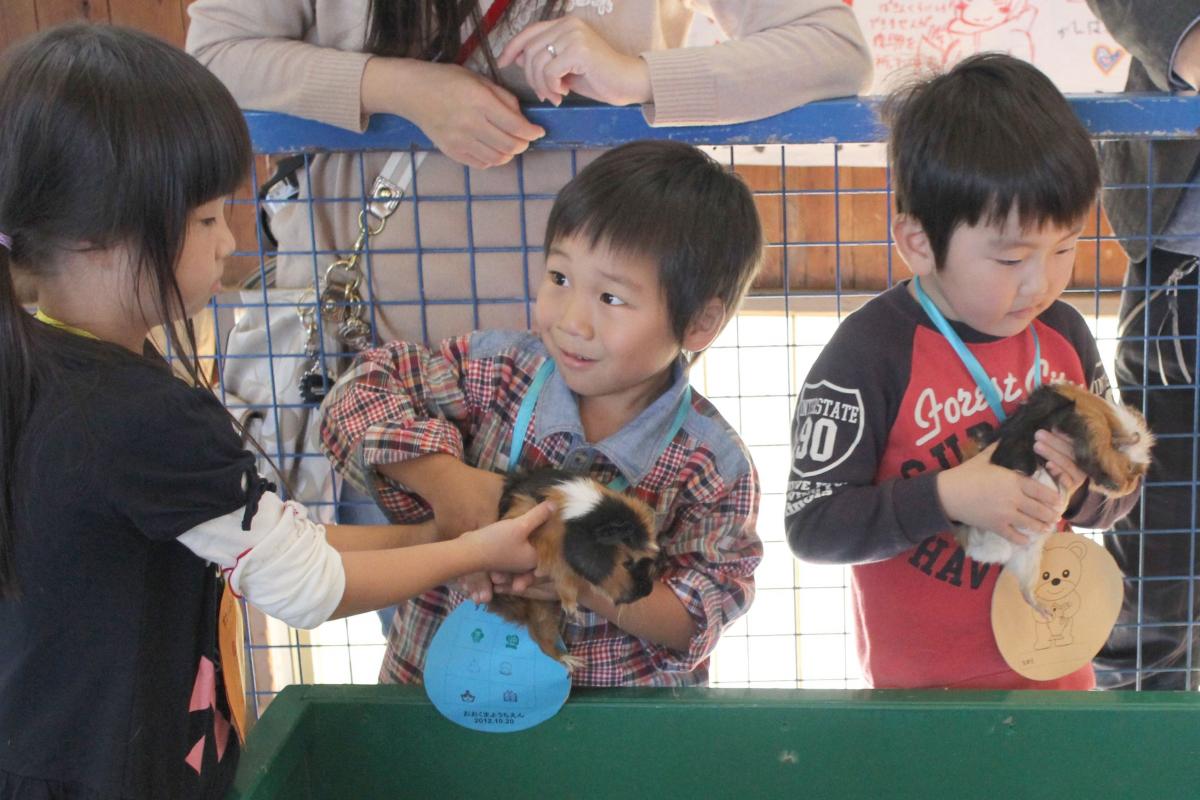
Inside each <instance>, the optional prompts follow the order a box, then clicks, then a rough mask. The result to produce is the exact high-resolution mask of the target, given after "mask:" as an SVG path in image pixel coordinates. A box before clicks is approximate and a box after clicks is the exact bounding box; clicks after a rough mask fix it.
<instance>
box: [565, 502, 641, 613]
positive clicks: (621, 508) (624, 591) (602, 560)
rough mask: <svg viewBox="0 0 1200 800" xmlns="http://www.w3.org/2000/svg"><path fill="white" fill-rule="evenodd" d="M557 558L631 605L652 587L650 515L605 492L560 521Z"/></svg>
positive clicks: (637, 505) (611, 596) (615, 598)
mask: <svg viewBox="0 0 1200 800" xmlns="http://www.w3.org/2000/svg"><path fill="white" fill-rule="evenodd" d="M564 523H565V525H564V526H565V531H564V535H563V548H562V550H563V559H564V560H565V561H566V562H567V564H568V565H569V566H570V567H571V569H573V570H574V571H575V572H576V573H578V574H579V575H580V576H581V577H582V578H584V579H585V580H586V581H588V583H591V584H592V585H593V586H595V587H596V588H597V589H599V590H600V591H601V592H602V593H604V594H605V595H606V596H607V597H608V598H609V599H611V600H612V601H613V602H614V603H632V602H633V601H634V600H640V599H641V598H643V597H645V596H646V595H648V594H650V591H651V589H653V588H654V576H655V565H656V563H657V560H658V545H657V544H656V543H655V541H654V512H653V511H651V510H650V508H649V507H648V506H646V505H645V504H644V503H641V502H639V501H637V500H634V499H633V498H629V497H623V496H620V495H617V494H615V493H605V494H604V496H603V497H601V498H600V499H598V501H597V502H595V503H594V504H592V505H591V506H590V508H588V509H587V511H586V512H585V513H582V514H579V515H575V516H571V517H569V518H567V519H566V520H565V521H564Z"/></svg>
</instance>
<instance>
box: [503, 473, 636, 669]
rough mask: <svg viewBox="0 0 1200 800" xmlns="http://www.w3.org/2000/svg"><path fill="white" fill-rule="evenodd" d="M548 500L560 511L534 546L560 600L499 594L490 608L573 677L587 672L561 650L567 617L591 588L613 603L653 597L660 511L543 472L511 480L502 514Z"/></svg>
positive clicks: (585, 481) (581, 480)
mask: <svg viewBox="0 0 1200 800" xmlns="http://www.w3.org/2000/svg"><path fill="white" fill-rule="evenodd" d="M544 500H552V501H554V505H555V507H556V508H557V511H556V512H555V514H554V516H553V517H551V518H550V520H549V521H547V522H545V523H543V524H542V525H541V526H540V527H539V528H537V529H536V530H535V531H534V532H533V533H531V534H530V535H529V541H530V543H531V544H532V545H533V546H534V549H535V550H536V551H537V554H538V571H539V572H540V573H541V574H544V575H547V576H549V577H550V578H552V579H553V580H554V585H555V587H556V588H557V590H558V596H559V602H557V603H556V602H553V601H547V600H531V599H529V598H524V597H515V596H513V595H497V596H496V597H495V598H494V599H493V600H492V602H491V603H489V604H488V608H489V609H490V610H492V611H494V612H496V613H497V614H499V615H500V616H502V617H504V618H505V619H507V620H509V621H511V622H515V623H518V624H522V625H525V626H526V627H527V628H528V629H529V632H530V635H531V636H532V637H533V640H534V641H535V642H537V644H538V646H539V647H540V648H541V649H542V652H544V653H545V654H546V655H548V656H550V657H551V658H553V659H555V660H556V661H559V662H560V663H562V664H563V665H564V666H565V667H566V668H567V670H568V671H573V670H574V669H576V668H578V667H579V666H582V662H581V661H580V659H578V658H576V657H575V656H571V655H569V654H567V653H565V652H562V651H560V650H559V649H558V642H559V634H560V630H561V628H562V621H563V612H566V613H568V614H575V613H576V612H577V610H578V605H577V601H578V598H579V594H580V592H581V591H583V590H584V588H585V587H591V588H592V589H594V590H595V591H597V592H599V593H600V594H602V595H603V596H605V597H607V598H608V599H609V600H610V601H612V602H613V603H615V604H622V603H632V602H634V601H635V600H640V599H641V598H643V597H645V596H647V595H648V594H650V591H651V589H653V587H654V583H653V581H654V574H655V565H656V562H657V558H658V544H657V542H656V541H655V534H654V511H653V510H652V509H651V508H650V507H649V506H648V505H646V504H645V503H643V502H642V501H640V500H638V499H637V498H635V497H630V496H628V495H624V494H621V493H619V492H615V491H613V490H612V489H609V488H608V487H606V486H604V485H603V484H601V483H599V482H597V481H595V480H592V479H591V478H587V477H581V476H578V475H572V474H570V473H568V472H564V471H562V470H559V469H555V468H552V467H543V468H539V469H535V470H531V471H522V472H518V473H515V474H513V475H510V476H508V477H507V478H506V479H505V482H504V490H503V492H502V494H501V496H500V516H501V517H502V518H509V517H516V516H520V515H521V514H523V513H525V512H526V511H528V510H529V509H531V508H533V507H534V506H536V505H537V504H538V503H540V502H542V501H544Z"/></svg>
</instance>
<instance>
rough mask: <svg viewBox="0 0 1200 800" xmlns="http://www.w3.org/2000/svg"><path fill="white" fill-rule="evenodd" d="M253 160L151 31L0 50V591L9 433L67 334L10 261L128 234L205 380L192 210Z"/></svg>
mask: <svg viewBox="0 0 1200 800" xmlns="http://www.w3.org/2000/svg"><path fill="white" fill-rule="evenodd" d="M250 162H251V150H250V137H249V134H248V132H247V130H246V123H245V120H244V118H243V117H242V114H241V112H240V111H239V110H238V107H237V104H236V103H235V102H234V100H233V98H232V97H231V96H230V94H229V92H228V90H226V89H225V87H224V86H223V85H222V84H221V83H220V81H218V80H217V79H216V78H215V77H214V76H213V75H212V74H211V73H209V72H208V70H206V69H205V68H204V67H203V66H201V65H200V64H199V62H197V61H196V60H194V59H193V58H192V57H191V56H189V55H187V54H185V53H183V52H182V51H181V50H179V49H177V48H175V47H172V46H171V45H169V44H167V43H165V42H163V41H160V40H158V39H156V38H154V37H152V36H150V35H148V34H145V33H141V32H138V31H134V30H131V29H128V28H122V27H118V26H111V25H90V24H86V23H70V24H67V25H62V26H59V27H56V28H51V29H49V30H47V31H44V32H42V33H40V34H38V35H36V36H34V37H32V38H30V39H28V40H26V41H25V42H23V43H21V44H19V45H17V46H15V47H13V48H11V49H10V50H9V51H8V52H7V53H6V54H5V56H4V59H3V61H2V62H0V232H3V233H4V234H6V235H7V236H9V237H10V238H11V240H12V243H11V249H6V248H3V247H0V487H2V488H0V597H6V596H7V597H11V596H14V595H15V593H16V581H15V568H14V562H13V552H14V541H15V530H14V502H15V498H14V497H13V495H12V487H13V483H14V480H13V477H14V475H13V473H14V461H15V458H16V452H17V445H18V438H19V436H20V431H21V429H22V427H23V426H24V424H25V421H26V420H27V418H28V416H29V414H30V413H31V412H32V409H33V405H34V402H35V400H36V397H37V393H38V391H39V386H40V385H41V384H43V383H44V382H45V368H44V367H43V362H45V360H46V359H47V357H52V356H53V355H54V354H55V353H57V352H61V351H62V350H63V349H64V347H66V345H64V344H63V342H64V339H66V338H74V337H63V336H62V335H59V334H58V332H56V331H55V332H48V331H47V330H46V327H45V326H42V325H40V324H37V323H34V322H33V321H32V319H31V317H30V316H29V314H28V313H27V312H26V311H25V310H24V308H23V307H22V305H21V303H20V301H19V299H18V297H17V293H16V288H15V284H14V280H13V274H12V271H13V269H19V270H21V271H22V272H23V273H24V274H27V275H30V276H32V277H33V278H34V279H35V280H36V278H37V276H38V275H39V274H49V273H51V272H53V270H54V269H55V266H56V264H57V263H58V262H59V259H60V258H61V256H62V255H63V254H64V253H67V252H69V251H78V250H79V249H80V248H86V249H94V250H103V249H107V248H110V247H114V246H125V247H127V248H128V250H129V252H130V254H131V257H132V268H133V274H134V283H135V286H136V287H141V286H146V287H147V288H148V289H149V290H150V291H149V292H148V294H149V295H150V296H151V297H153V303H154V313H155V314H156V315H157V318H158V319H160V320H163V321H164V325H165V327H166V328H167V330H168V333H169V338H170V341H171V342H172V345H173V350H174V355H175V357H176V359H177V360H178V361H179V363H180V364H181V365H182V366H183V367H184V369H185V371H186V372H187V373H188V375H189V376H190V377H191V379H192V381H193V383H195V384H201V383H202V379H201V377H200V373H199V370H198V368H197V365H196V342H195V335H194V333H193V332H192V329H191V325H190V323H188V322H187V321H186V320H187V311H186V308H185V304H184V301H183V297H182V295H181V293H180V290H179V285H178V283H177V281H176V278H175V269H176V267H177V265H178V261H179V256H180V252H181V250H182V248H183V243H184V238H185V235H186V233H187V227H188V213H189V212H190V211H192V210H193V209H195V208H196V207H197V206H200V205H203V204H204V203H207V202H210V201H212V200H214V199H216V198H218V197H221V196H223V195H227V194H231V193H232V192H233V191H234V189H236V188H237V186H238V185H239V184H241V183H242V182H243V180H244V179H245V177H246V175H247V174H248V172H249V169H250ZM180 328H182V329H183V330H182V333H181V332H180ZM185 345H186V346H185ZM72 346H73V345H72ZM97 348H98V352H102V351H104V350H105V345H104V344H103V343H97Z"/></svg>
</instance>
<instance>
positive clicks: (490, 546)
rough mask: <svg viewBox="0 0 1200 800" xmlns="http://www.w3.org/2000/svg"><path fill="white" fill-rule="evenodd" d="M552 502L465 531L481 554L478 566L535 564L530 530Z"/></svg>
mask: <svg viewBox="0 0 1200 800" xmlns="http://www.w3.org/2000/svg"><path fill="white" fill-rule="evenodd" d="M553 513H554V505H553V504H552V503H550V502H549V501H547V502H545V503H539V504H538V505H536V506H534V507H533V508H531V509H530V510H529V511H526V512H525V513H524V514H522V515H521V516H519V517H513V518H512V519H502V520H500V521H499V522H493V523H492V524H491V525H488V526H487V527H486V528H480V529H479V530H475V531H467V532H466V533H464V534H463V535H462V536H461V537H459V538H460V539H463V540H466V541H467V542H469V543H470V545H471V546H472V547H474V548H475V549H476V551H477V552H478V553H479V555H480V567H481V568H482V569H485V570H495V571H498V572H527V571H529V570H532V569H533V568H534V567H535V566H537V551H536V550H534V549H533V545H531V544H530V543H529V534H531V533H533V531H535V530H536V529H537V528H538V527H539V526H541V525H542V524H543V523H544V522H546V521H547V520H548V519H550V515H551V514H553Z"/></svg>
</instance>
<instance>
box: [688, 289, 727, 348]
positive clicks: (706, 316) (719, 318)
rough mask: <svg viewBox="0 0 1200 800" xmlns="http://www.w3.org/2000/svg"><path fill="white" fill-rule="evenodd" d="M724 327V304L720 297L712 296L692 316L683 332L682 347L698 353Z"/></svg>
mask: <svg viewBox="0 0 1200 800" xmlns="http://www.w3.org/2000/svg"><path fill="white" fill-rule="evenodd" d="M724 327H725V304H724V303H722V302H721V298H719V297H713V298H711V299H710V300H709V301H708V302H707V303H705V304H704V307H703V308H701V309H700V311H699V312H697V313H696V315H695V316H693V317H692V321H691V322H689V323H688V326H687V330H685V331H684V332H683V342H682V347H683V349H684V350H686V351H687V352H689V353H699V352H700V351H701V350H704V349H705V348H706V347H708V346H709V345H710V344H712V343H713V339H716V338H717V334H718V333H720V332H721V329H722V328H724Z"/></svg>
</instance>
